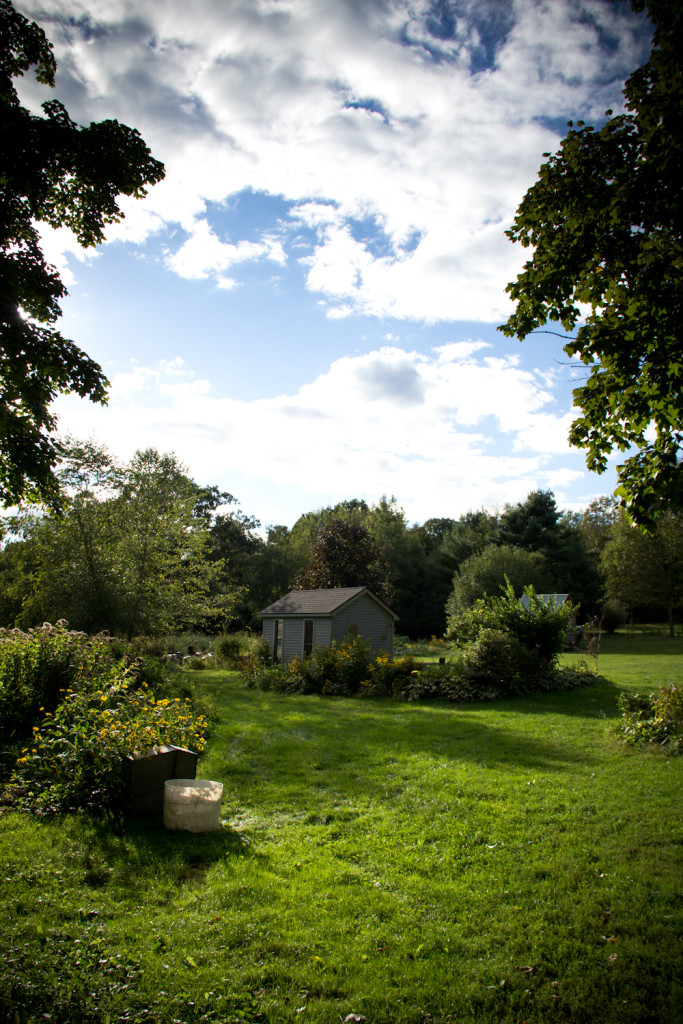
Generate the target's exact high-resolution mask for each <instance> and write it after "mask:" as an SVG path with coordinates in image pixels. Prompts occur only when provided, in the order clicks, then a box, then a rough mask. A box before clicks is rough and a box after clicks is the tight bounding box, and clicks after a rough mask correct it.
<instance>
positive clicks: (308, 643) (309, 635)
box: [304, 619, 313, 658]
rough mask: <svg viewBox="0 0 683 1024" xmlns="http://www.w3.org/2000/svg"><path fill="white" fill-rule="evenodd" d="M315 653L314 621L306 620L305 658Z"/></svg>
mask: <svg viewBox="0 0 683 1024" xmlns="http://www.w3.org/2000/svg"><path fill="white" fill-rule="evenodd" d="M312 652H313V619H304V658H308V657H310V655H311V654H312Z"/></svg>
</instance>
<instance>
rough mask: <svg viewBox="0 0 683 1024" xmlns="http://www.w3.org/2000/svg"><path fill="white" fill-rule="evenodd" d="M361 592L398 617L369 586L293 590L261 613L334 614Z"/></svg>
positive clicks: (388, 612)
mask: <svg viewBox="0 0 683 1024" xmlns="http://www.w3.org/2000/svg"><path fill="white" fill-rule="evenodd" d="M361 594H367V595H368V597H371V598H372V599H373V601H376V602H377V604H378V605H379V606H380V607H381V608H383V609H384V610H385V611H386V612H387V614H389V615H391V616H392V618H394V619H397V618H398V615H395V614H394V612H392V610H391V609H390V608H387V606H386V605H385V604H384V602H383V601H380V599H379V598H378V597H376V596H375V594H373V593H372V591H371V590H369V589H368V587H335V588H334V589H331V590H291V591H290V592H289V594H285V596H284V597H281V598H280V599H279V600H278V601H274V602H273V604H269V605H268V607H267V608H263V609H262V610H261V611H260V612H259V614H260V615H334V613H335V612H337V611H339V609H340V608H342V607H343V606H344V605H346V604H348V603H349V602H350V601H354V600H355V599H356V598H357V597H360V595H361Z"/></svg>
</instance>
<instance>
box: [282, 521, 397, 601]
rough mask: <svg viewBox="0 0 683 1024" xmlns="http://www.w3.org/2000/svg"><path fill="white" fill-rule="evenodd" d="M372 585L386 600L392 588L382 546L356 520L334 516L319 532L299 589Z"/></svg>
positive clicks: (300, 577) (376, 592)
mask: <svg viewBox="0 0 683 1024" xmlns="http://www.w3.org/2000/svg"><path fill="white" fill-rule="evenodd" d="M361 586H365V587H369V588H370V590H372V592H373V593H374V594H375V596H376V597H379V598H380V599H382V600H384V601H387V600H389V599H390V597H391V588H390V586H389V583H388V581H387V577H386V567H385V566H384V565H383V562H382V556H381V553H380V550H379V548H378V547H377V546H376V544H375V543H374V542H373V540H372V538H371V537H370V533H369V531H368V529H367V527H366V526H364V525H363V524H362V523H361V522H359V521H358V520H356V519H339V518H333V519H331V520H330V521H329V522H328V523H326V524H325V525H324V526H322V527H321V528H320V530H319V532H318V536H317V538H316V541H315V544H314V545H313V552H312V558H311V562H310V564H309V565H308V566H307V567H306V569H304V571H303V572H301V573H299V575H298V576H297V577H296V579H295V581H294V587H295V589H296V590H317V589H319V588H322V589H328V588H335V587H361Z"/></svg>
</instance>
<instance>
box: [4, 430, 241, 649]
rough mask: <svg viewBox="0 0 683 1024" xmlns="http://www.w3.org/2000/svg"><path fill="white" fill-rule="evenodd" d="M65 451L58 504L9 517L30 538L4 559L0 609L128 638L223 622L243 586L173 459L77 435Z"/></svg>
mask: <svg viewBox="0 0 683 1024" xmlns="http://www.w3.org/2000/svg"><path fill="white" fill-rule="evenodd" d="M67 455H68V457H67V458H66V459H65V461H64V464H63V466H62V467H61V468H60V469H59V470H58V475H59V481H58V482H59V484H60V485H61V486H62V488H63V489H64V492H65V493H64V498H63V502H62V507H61V509H60V511H59V512H58V513H53V514H51V515H47V516H41V515H38V514H36V512H35V510H25V511H23V512H22V513H20V515H19V516H17V517H16V518H15V519H14V520H13V521H11V525H12V527H13V531H14V533H15V535H17V536H20V537H21V538H23V539H22V541H21V542H19V543H15V544H14V545H8V547H7V548H6V549H5V551H4V552H3V553H2V555H3V557H2V559H0V578H2V577H3V576H4V581H5V593H4V595H3V600H2V601H0V611H2V613H4V614H5V615H6V616H8V619H9V616H10V615H11V616H12V617H13V618H14V621H16V622H17V623H18V624H20V625H23V626H28V625H34V624H35V623H36V622H41V621H43V620H45V619H47V620H48V621H56V620H57V619H60V618H66V619H68V621H69V623H70V625H72V626H73V627H74V628H77V629H85V630H88V631H91V632H97V631H98V630H101V629H109V630H111V631H113V632H118V633H121V634H124V635H126V636H129V637H130V636H133V635H138V634H141V633H160V632H167V631H170V630H172V629H176V628H188V627H192V626H202V627H203V626H205V625H206V623H207V622H208V624H209V625H210V627H211V628H215V627H216V624H217V623H218V628H219V629H225V628H226V626H227V623H228V622H229V621H230V619H231V617H232V606H233V604H234V602H235V599H236V597H237V596H238V588H236V587H235V586H234V585H232V583H231V581H230V580H229V579H228V578H227V576H226V571H225V570H226V567H225V565H224V562H223V560H222V559H220V558H215V557H212V551H211V548H212V541H211V532H210V531H211V523H210V521H209V520H208V519H207V517H206V515H204V514H200V515H197V504H198V494H199V497H200V504H201V500H202V495H203V491H202V489H200V488H198V487H197V485H196V484H195V483H194V482H193V481H192V480H190V479H189V478H188V477H187V475H186V473H185V469H184V467H183V466H182V465H181V464H180V463H179V461H178V459H177V458H176V456H175V455H173V454H167V455H161V454H160V453H159V452H157V451H156V450H155V449H152V448H148V449H146V450H144V451H138V452H136V454H135V455H134V456H133V458H132V459H131V460H130V462H129V463H128V464H127V465H124V466H120V465H118V464H117V463H116V462H115V460H114V459H113V458H112V457H111V455H110V454H109V453H108V452H107V450H106V449H105V448H103V447H101V446H99V445H97V444H95V443H93V442H71V443H70V444H69V446H68V451H67ZM204 490H205V489H204Z"/></svg>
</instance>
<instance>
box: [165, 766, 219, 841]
mask: <svg viewBox="0 0 683 1024" xmlns="http://www.w3.org/2000/svg"><path fill="white" fill-rule="evenodd" d="M222 796H223V783H222V782H212V781H211V780H210V779H167V780H166V782H165V783H164V826H165V827H166V828H168V829H172V830H182V831H184V832H216V831H217V829H219V828H220V827H221V821H220V818H221V798H222Z"/></svg>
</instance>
